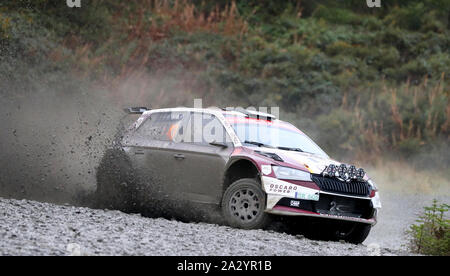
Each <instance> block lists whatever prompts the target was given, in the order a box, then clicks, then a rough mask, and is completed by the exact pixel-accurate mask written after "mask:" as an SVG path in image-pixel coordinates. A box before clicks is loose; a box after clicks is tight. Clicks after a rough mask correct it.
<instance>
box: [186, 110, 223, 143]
mask: <svg viewBox="0 0 450 276" xmlns="http://www.w3.org/2000/svg"><path fill="white" fill-rule="evenodd" d="M186 130H187V131H186V133H185V135H184V142H186V143H196V144H204V145H208V144H209V143H211V142H213V141H215V142H219V143H226V144H228V143H230V142H231V138H230V137H229V136H228V133H227V132H226V130H225V128H224V127H223V125H222V123H221V122H220V121H219V119H217V117H216V116H214V115H212V114H209V113H199V112H191V116H190V120H189V123H188V124H187V127H186Z"/></svg>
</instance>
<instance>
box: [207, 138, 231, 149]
mask: <svg viewBox="0 0 450 276" xmlns="http://www.w3.org/2000/svg"><path fill="white" fill-rule="evenodd" d="M209 144H210V145H211V146H216V147H221V148H228V145H227V144H225V143H222V142H216V141H215V140H214V141H212V142H210V143H209Z"/></svg>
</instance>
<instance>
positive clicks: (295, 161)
mask: <svg viewBox="0 0 450 276" xmlns="http://www.w3.org/2000/svg"><path fill="white" fill-rule="evenodd" d="M252 149H253V150H255V151H261V152H270V153H275V154H277V155H278V156H279V157H281V159H283V161H284V162H279V164H280V165H284V166H290V167H295V168H300V169H304V168H306V169H308V171H309V172H310V173H313V174H320V173H322V172H323V170H324V169H325V167H326V166H328V165H330V164H334V165H337V166H339V165H340V164H341V163H340V162H338V161H336V160H333V159H331V158H328V157H326V156H321V155H317V154H312V153H307V152H297V151H287V150H280V149H272V148H263V147H260V148H252Z"/></svg>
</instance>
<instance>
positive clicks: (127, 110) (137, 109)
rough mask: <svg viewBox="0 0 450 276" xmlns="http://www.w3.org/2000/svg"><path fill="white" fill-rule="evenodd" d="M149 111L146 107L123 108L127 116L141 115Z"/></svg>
mask: <svg viewBox="0 0 450 276" xmlns="http://www.w3.org/2000/svg"><path fill="white" fill-rule="evenodd" d="M149 110H150V109H149V108H147V107H128V108H124V111H125V113H127V114H142V113H144V112H145V111H149Z"/></svg>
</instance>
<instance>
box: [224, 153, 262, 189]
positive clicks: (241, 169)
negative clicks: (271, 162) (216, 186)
mask: <svg viewBox="0 0 450 276" xmlns="http://www.w3.org/2000/svg"><path fill="white" fill-rule="evenodd" d="M230 161H231V162H229V164H228V165H227V167H226V170H225V174H224V180H223V187H222V190H223V191H222V192H225V190H226V189H228V187H230V185H231V184H233V183H234V182H235V181H237V180H239V179H242V178H254V179H256V180H257V181H258V182H260V181H261V179H260V172H259V169H258V166H257V165H256V164H255V163H254V162H253V161H252V160H250V159H247V158H237V159H234V160H230Z"/></svg>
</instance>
